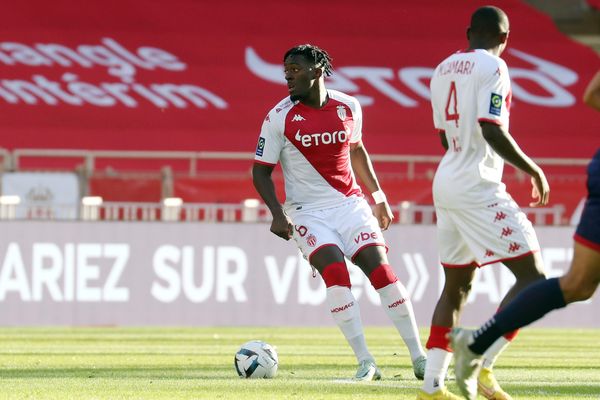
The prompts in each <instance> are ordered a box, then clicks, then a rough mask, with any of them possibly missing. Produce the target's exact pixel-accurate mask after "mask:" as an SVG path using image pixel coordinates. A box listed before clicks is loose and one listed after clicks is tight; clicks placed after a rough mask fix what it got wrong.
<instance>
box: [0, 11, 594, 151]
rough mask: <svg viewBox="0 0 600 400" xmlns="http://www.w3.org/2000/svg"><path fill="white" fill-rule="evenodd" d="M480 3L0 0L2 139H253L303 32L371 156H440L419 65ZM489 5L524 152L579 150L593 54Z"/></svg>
mask: <svg viewBox="0 0 600 400" xmlns="http://www.w3.org/2000/svg"><path fill="white" fill-rule="evenodd" d="M467 3H468V4H467ZM484 3H486V2H480V1H473V2H462V3H460V4H457V3H456V2H447V1H440V0H438V1H433V0H424V1H419V2H408V1H398V2H391V1H385V0H372V1H369V2H364V1H344V2H341V1H328V2H321V1H312V0H310V1H305V2H302V3H297V2H293V3H292V2H282V1H274V0H266V1H260V2H257V3H254V2H247V1H241V0H240V1H238V0H234V1H227V2H204V1H194V0H175V1H170V2H165V1H158V0H148V1H134V0H129V1H115V0H109V1H107V0H102V1H100V0H90V1H86V2H80V3H73V2H71V1H66V0H55V1H51V2H48V1H41V0H35V1H34V0H24V1H15V2H8V3H7V4H5V5H4V7H3V34H2V39H1V41H0V104H1V109H2V113H1V115H2V117H1V118H0V146H2V147H5V148H8V149H14V148H24V147H26V148H31V147H34V148H39V147H41V148H76V149H120V150H191V151H205V150H214V151H248V152H253V150H254V146H255V142H256V138H257V135H258V131H259V129H260V125H261V122H262V120H263V118H264V116H265V115H266V113H267V111H268V110H269V109H270V108H271V107H272V106H274V105H275V104H276V103H277V102H278V101H279V100H280V99H282V98H283V97H285V96H286V93H287V91H286V88H285V86H284V80H283V72H282V67H281V62H282V55H283V54H284V52H285V51H286V50H287V49H288V48H290V47H292V46H294V45H296V44H300V43H306V42H310V43H314V44H317V45H319V46H321V47H323V48H325V49H326V50H327V51H329V52H330V53H331V55H332V56H333V59H334V61H333V62H334V68H335V71H334V75H333V76H332V77H331V79H330V81H329V87H330V88H335V89H339V90H342V91H344V92H347V93H349V94H352V95H355V96H357V97H358V98H359V99H360V100H361V102H362V104H363V106H364V114H365V122H364V133H365V136H364V137H365V142H366V144H367V147H368V148H369V150H370V152H371V153H380V154H390V153H392V154H440V153H441V148H440V145H439V143H438V139H437V137H436V135H434V134H433V133H434V130H433V127H432V121H431V115H430V114H431V112H430V106H429V101H428V98H429V89H428V83H429V77H430V75H431V71H432V69H433V68H434V67H435V65H436V64H437V63H438V62H440V61H441V60H442V59H443V58H444V57H446V56H447V55H448V54H450V53H451V52H453V51H456V50H459V49H461V48H464V46H465V45H466V39H465V30H466V27H467V25H468V20H469V16H470V14H471V13H472V11H473V10H474V8H475V7H476V6H478V5H483V4H484ZM497 4H498V6H500V7H501V8H503V9H504V10H505V11H506V12H507V14H508V15H509V17H510V21H511V36H510V43H509V50H507V52H506V53H505V55H504V58H505V59H506V61H507V62H508V64H509V67H510V72H511V76H512V79H513V85H514V90H513V92H514V106H513V111H512V121H511V128H512V129H513V132H512V133H513V135H514V136H515V137H516V138H517V140H518V141H519V143H521V145H522V147H524V148H525V149H526V151H527V152H528V153H529V154H531V155H533V156H535V157H558V156H560V157H570V156H573V157H588V156H590V155H591V154H592V152H593V150H594V148H595V147H597V146H598V144H599V143H600V140H599V139H598V132H600V118H599V117H598V115H597V114H594V112H593V111H592V110H589V109H588V108H587V107H585V106H584V105H583V104H582V102H581V94H582V92H583V89H584V87H585V84H586V83H587V81H589V79H590V78H591V77H592V75H593V74H594V72H595V71H597V70H598V68H599V67H600V61H599V59H598V56H597V55H596V54H595V53H594V52H593V51H592V50H590V49H588V48H586V47H584V46H582V45H580V44H578V43H575V42H573V41H572V40H570V39H569V38H568V37H566V36H565V35H563V34H561V33H560V32H559V31H558V30H557V29H556V28H555V26H554V25H553V23H552V21H551V20H550V19H549V18H548V17H547V16H545V15H543V14H541V13H540V12H537V11H536V10H534V9H533V8H531V7H530V6H528V5H526V4H524V3H522V2H519V1H516V0H505V1H498V2H497Z"/></svg>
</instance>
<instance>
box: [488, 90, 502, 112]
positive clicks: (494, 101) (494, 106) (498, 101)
mask: <svg viewBox="0 0 600 400" xmlns="http://www.w3.org/2000/svg"><path fill="white" fill-rule="evenodd" d="M501 110H502V96H500V95H499V94H496V93H492V97H491V98H490V114H492V115H497V116H500V111H501Z"/></svg>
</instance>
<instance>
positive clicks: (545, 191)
mask: <svg viewBox="0 0 600 400" xmlns="http://www.w3.org/2000/svg"><path fill="white" fill-rule="evenodd" d="M531 186H532V188H531V197H532V198H533V199H536V201H533V202H531V203H529V206H530V207H541V206H545V205H546V204H548V202H549V201H550V185H549V184H548V180H547V179H546V176H545V175H544V173H543V172H542V171H541V170H540V171H539V172H538V173H537V174H536V175H534V176H532V177H531Z"/></svg>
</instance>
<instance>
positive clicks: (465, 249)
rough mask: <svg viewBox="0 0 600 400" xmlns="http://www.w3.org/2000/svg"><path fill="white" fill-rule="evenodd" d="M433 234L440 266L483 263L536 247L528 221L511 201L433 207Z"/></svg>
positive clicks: (520, 255)
mask: <svg viewBox="0 0 600 400" xmlns="http://www.w3.org/2000/svg"><path fill="white" fill-rule="evenodd" d="M436 215H437V236H438V246H439V249H440V261H441V263H442V265H443V266H444V267H447V268H452V267H457V268H460V267H465V266H468V265H472V264H476V265H477V266H480V267H481V266H483V265H486V264H493V263H496V262H502V261H505V260H510V259H514V258H519V257H523V256H525V255H528V254H531V253H533V252H536V251H539V250H540V245H539V243H538V239H537V236H536V234H535V231H534V230H533V226H532V225H531V222H529V220H528V219H527V216H526V215H525V213H523V212H522V211H521V209H520V208H519V206H518V205H517V203H515V202H514V201H500V202H498V203H494V204H491V205H490V206H488V207H486V208H468V209H448V208H437V207H436Z"/></svg>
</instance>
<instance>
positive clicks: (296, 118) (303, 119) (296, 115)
mask: <svg viewBox="0 0 600 400" xmlns="http://www.w3.org/2000/svg"><path fill="white" fill-rule="evenodd" d="M298 121H306V119H305V118H304V117H303V116H302V115H300V114H295V115H294V118H292V122H298Z"/></svg>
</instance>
